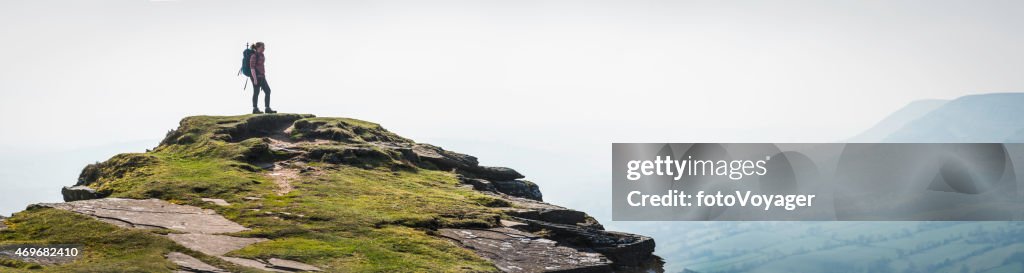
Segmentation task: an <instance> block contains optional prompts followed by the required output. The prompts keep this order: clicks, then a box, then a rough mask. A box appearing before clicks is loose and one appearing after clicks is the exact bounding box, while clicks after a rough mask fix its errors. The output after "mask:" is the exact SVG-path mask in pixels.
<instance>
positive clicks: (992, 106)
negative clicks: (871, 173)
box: [881, 93, 1024, 143]
mask: <svg viewBox="0 0 1024 273" xmlns="http://www.w3.org/2000/svg"><path fill="white" fill-rule="evenodd" d="M1021 105H1024V93H993V94H982V95H971V96H963V97H960V98H957V99H954V100H952V101H949V102H947V103H944V104H942V105H941V106H939V107H936V108H935V109H934V110H931V111H928V112H927V113H926V114H923V115H919V117H918V118H916V119H913V120H912V121H909V122H906V123H905V124H904V125H903V126H902V127H900V128H899V129H897V130H895V131H892V132H891V133H890V134H889V135H888V136H885V137H884V138H883V139H882V141H881V142H932V143H941V142H985V143H1003V142H1022V141H1024V119H1021V118H1020V117H1021V116H1024V107H1021ZM896 114H899V113H896ZM896 114H894V115H896Z"/></svg>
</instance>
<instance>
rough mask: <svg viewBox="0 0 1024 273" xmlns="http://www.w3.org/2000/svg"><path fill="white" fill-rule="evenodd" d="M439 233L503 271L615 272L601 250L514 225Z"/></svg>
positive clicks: (441, 230)
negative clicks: (565, 242)
mask: <svg viewBox="0 0 1024 273" xmlns="http://www.w3.org/2000/svg"><path fill="white" fill-rule="evenodd" d="M438 233H440V235H441V236H443V237H446V238H449V239H452V240H454V241H456V242H458V243H460V244H462V245H463V246H465V247H466V248H469V249H471V250H473V251H474V252H476V253H477V255H480V256H481V257H483V258H485V259H488V260H490V261H491V262H493V263H494V266H495V267H497V268H498V270H501V271H502V272H515V273H518V272H524V273H525V272H531V273H532V272H573V273H599V272H612V269H611V261H609V260H608V259H607V258H605V256H604V255H601V254H600V253H595V252H591V251H586V250H583V249H576V248H571V247H566V246H562V245H560V244H559V243H558V242H555V241H552V240H548V239H545V238H541V237H539V236H537V235H534V234H530V233H526V232H522V231H519V230H515V229H511V228H503V227H502V228H491V229H440V230H438Z"/></svg>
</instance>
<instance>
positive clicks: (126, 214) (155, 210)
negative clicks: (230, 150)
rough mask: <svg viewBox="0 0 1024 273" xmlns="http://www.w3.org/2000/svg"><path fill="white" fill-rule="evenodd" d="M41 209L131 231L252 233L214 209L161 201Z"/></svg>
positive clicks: (85, 203) (101, 202)
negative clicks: (110, 224) (54, 210)
mask: <svg viewBox="0 0 1024 273" xmlns="http://www.w3.org/2000/svg"><path fill="white" fill-rule="evenodd" d="M37 206H44V207H52V208H57V209H63V210H68V211H72V212H77V213H81V214H85V215H89V216H92V217H96V218H98V219H100V220H104V221H106V222H109V223H112V224H115V225H118V226H122V227H129V228H166V229H171V230H177V231H182V232H186V233H200V234H218V233H232V232H239V231H245V230H249V229H248V228H245V227H243V226H242V225H239V224H237V223H235V222H232V221H230V220H228V219H226V218H224V217H223V216H220V215H218V214H217V213H215V212H214V211H212V210H207V209H202V208H197V207H193V206H183V205H175V204H171V203H168V202H167V201H163V200H159V199H144V200H138V199H121V198H104V199H92V200H81V201H73V202H66V203H43V204H38V205H37Z"/></svg>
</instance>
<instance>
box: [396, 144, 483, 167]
mask: <svg viewBox="0 0 1024 273" xmlns="http://www.w3.org/2000/svg"><path fill="white" fill-rule="evenodd" d="M412 151H413V153H415V154H416V156H418V157H419V159H420V160H422V161H426V162H430V163H431V164H434V166H436V167H437V168H439V169H441V170H452V169H459V170H468V169H471V168H475V167H476V166H477V165H478V164H480V163H479V162H478V161H477V159H476V157H474V156H471V155H465V154H460V153H456V152H452V151H445V150H444V149H441V147H437V146H434V145H430V144H423V143H417V144H415V145H413V147H412Z"/></svg>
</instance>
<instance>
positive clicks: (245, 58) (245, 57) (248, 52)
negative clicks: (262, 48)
mask: <svg viewBox="0 0 1024 273" xmlns="http://www.w3.org/2000/svg"><path fill="white" fill-rule="evenodd" d="M253 53H256V51H255V50H252V49H251V48H248V47H246V49H245V51H242V69H241V72H242V74H243V75H245V76H246V77H250V78H252V69H250V68H249V58H251V57H252V55H253Z"/></svg>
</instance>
